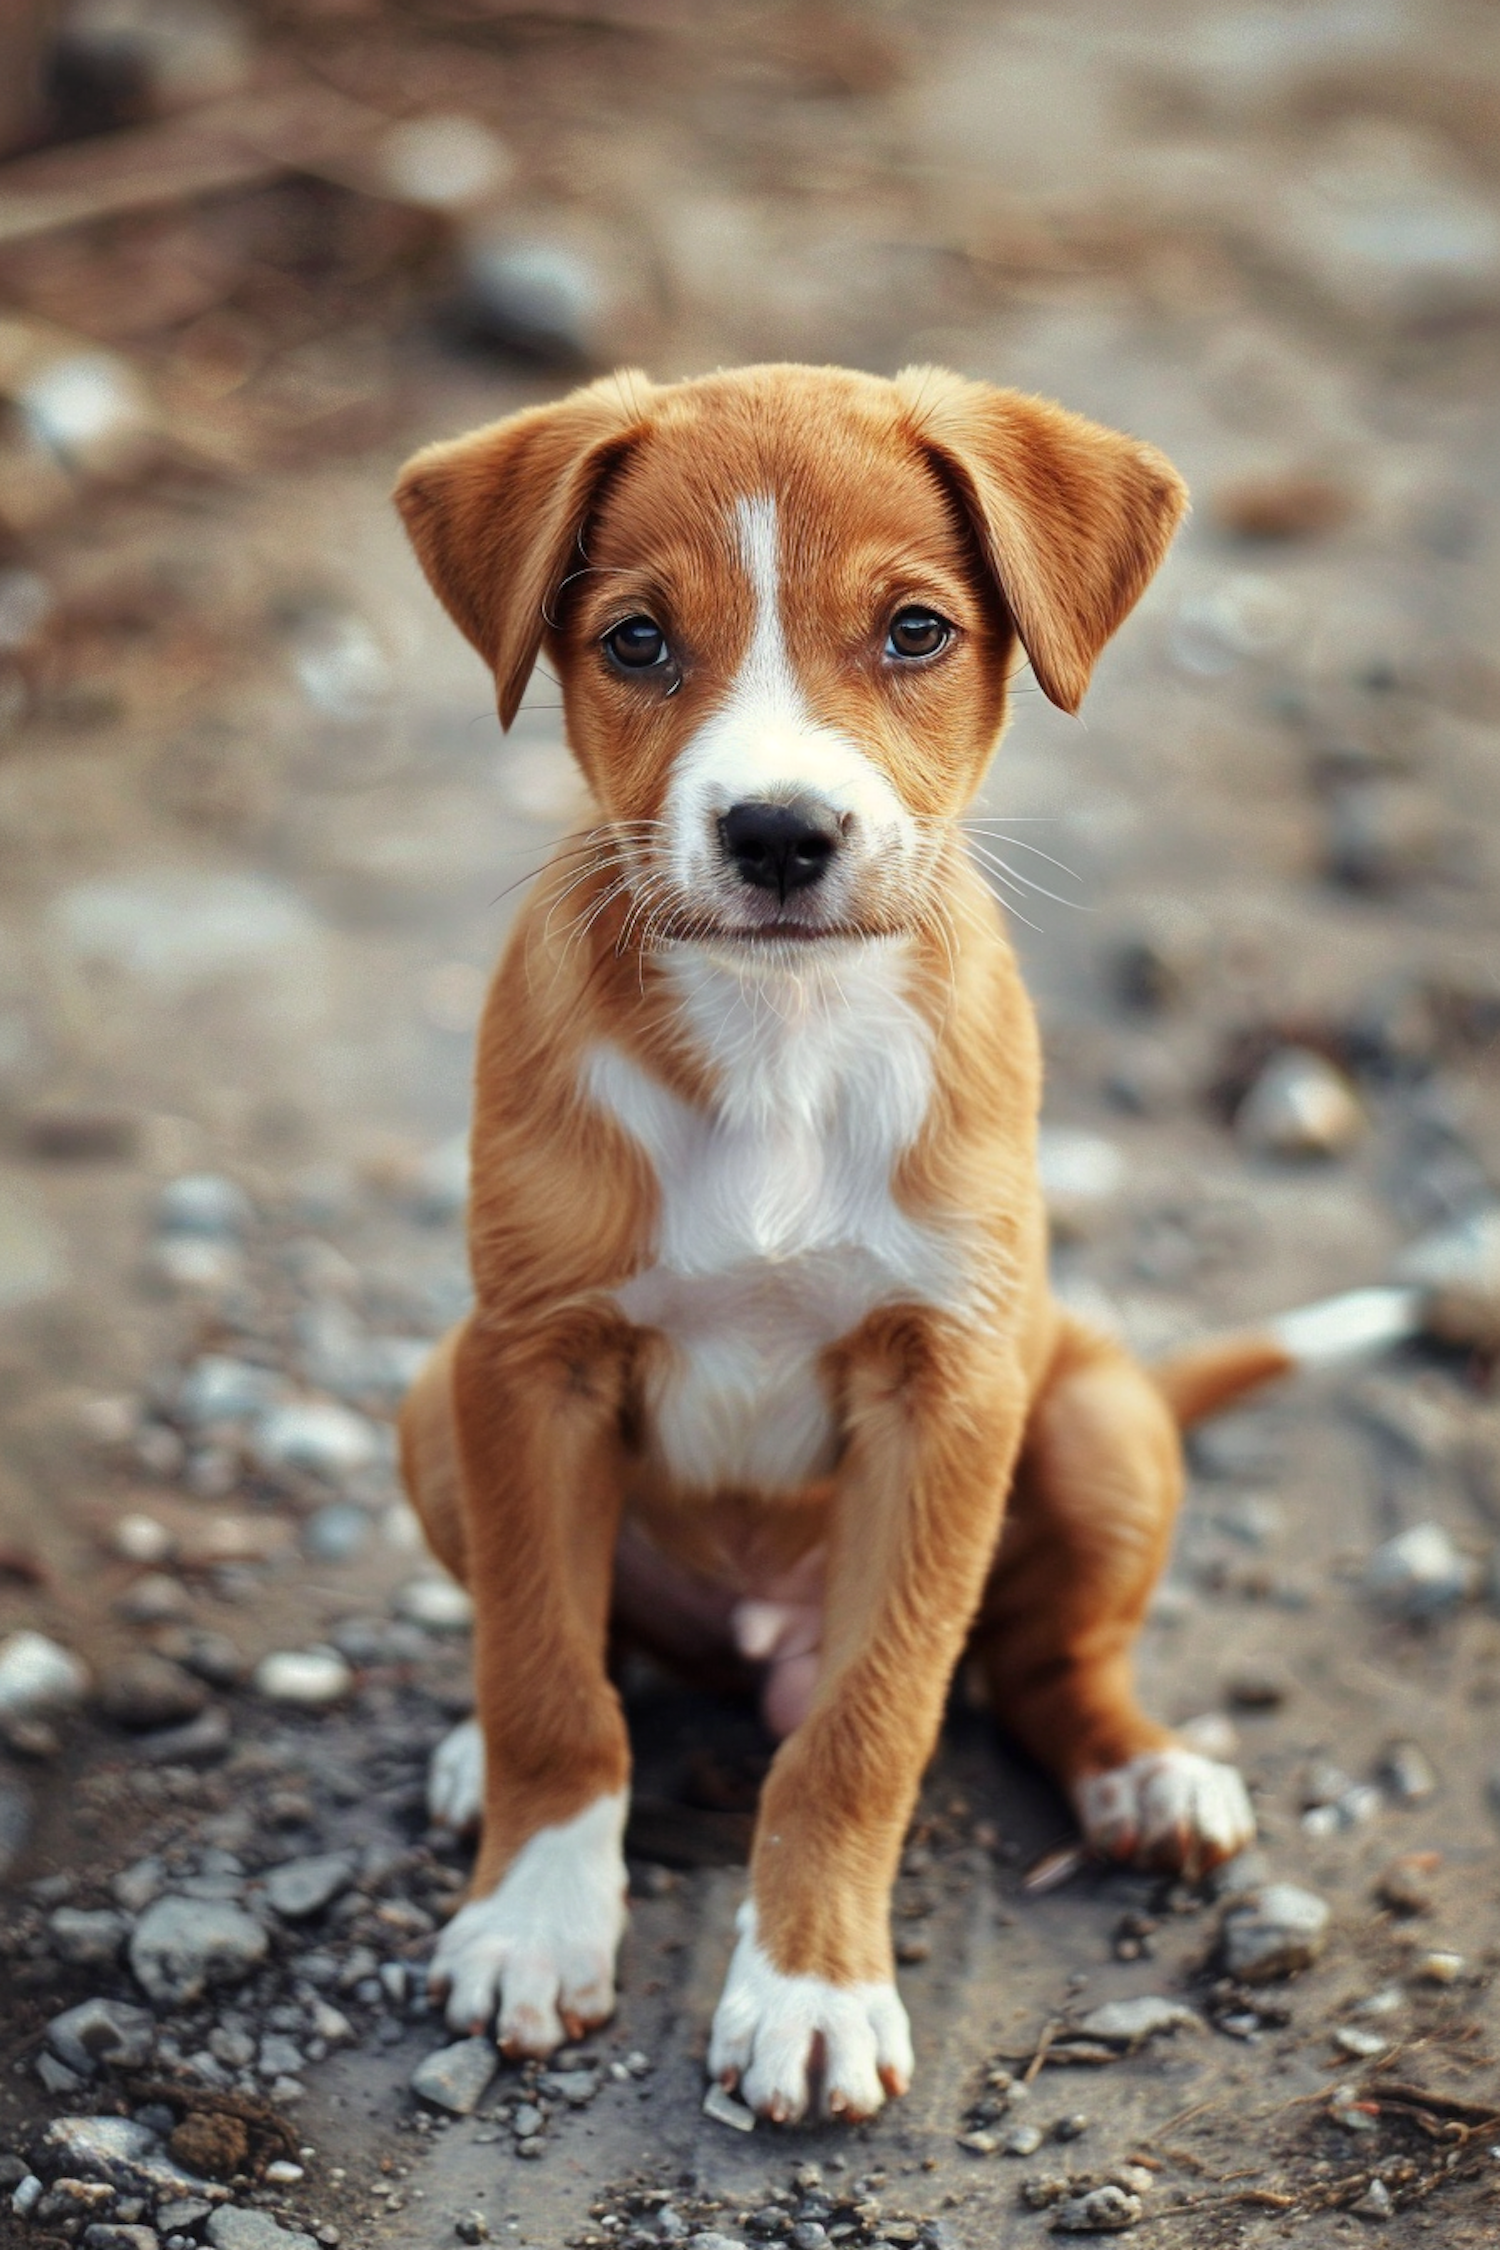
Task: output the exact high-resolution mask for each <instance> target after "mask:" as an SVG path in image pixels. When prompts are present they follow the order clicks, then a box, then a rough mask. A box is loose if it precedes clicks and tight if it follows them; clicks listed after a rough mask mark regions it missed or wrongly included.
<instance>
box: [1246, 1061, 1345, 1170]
mask: <svg viewBox="0 0 1500 2250" xmlns="http://www.w3.org/2000/svg"><path fill="white" fill-rule="evenodd" d="M1234 1122H1235V1131H1236V1133H1237V1134H1238V1136H1239V1138H1240V1140H1241V1141H1242V1142H1243V1143H1244V1144H1245V1146H1246V1147H1247V1148H1248V1149H1250V1150H1252V1151H1253V1152H1254V1153H1255V1154H1256V1155H1259V1156H1273V1157H1281V1158H1309V1157H1337V1156H1344V1155H1347V1154H1348V1152H1349V1150H1350V1149H1352V1148H1353V1147H1354V1145H1355V1143H1356V1142H1357V1141H1359V1140H1361V1139H1362V1138H1363V1136H1364V1132H1365V1126H1366V1119H1365V1113H1364V1110H1363V1109H1362V1108H1361V1106H1360V1102H1359V1097H1358V1096H1357V1094H1356V1093H1355V1091H1354V1089H1353V1087H1352V1086H1351V1085H1350V1083H1349V1081H1348V1079H1347V1078H1345V1076H1344V1075H1343V1073H1342V1071H1339V1070H1335V1068H1334V1066H1333V1064H1332V1063H1330V1062H1328V1061H1326V1060H1325V1058H1324V1057H1323V1056H1322V1055H1319V1054H1316V1053H1314V1051H1313V1050H1312V1049H1311V1048H1310V1047H1283V1048H1281V1049H1280V1050H1279V1052H1277V1053H1276V1054H1274V1055H1272V1056H1271V1058H1270V1060H1269V1061H1268V1062H1267V1063H1266V1065H1265V1067H1264V1068H1263V1069H1262V1071H1261V1073H1260V1076H1259V1077H1258V1078H1257V1079H1256V1080H1255V1083H1254V1084H1253V1085H1252V1086H1251V1088H1250V1090H1249V1092H1248V1093H1247V1094H1246V1096H1245V1098H1244V1100H1243V1101H1242V1102H1241V1104H1240V1106H1239V1109H1238V1111H1237V1112H1236V1115H1235V1121H1234Z"/></svg>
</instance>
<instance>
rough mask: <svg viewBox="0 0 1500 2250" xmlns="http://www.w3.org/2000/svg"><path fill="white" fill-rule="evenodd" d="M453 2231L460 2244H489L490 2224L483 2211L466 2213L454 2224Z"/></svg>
mask: <svg viewBox="0 0 1500 2250" xmlns="http://www.w3.org/2000/svg"><path fill="white" fill-rule="evenodd" d="M453 2231H454V2233H455V2234H456V2235H457V2236H458V2239H459V2241H460V2242H488V2241H489V2239H490V2222H489V2220H488V2219H487V2218H486V2217H485V2215H484V2213H483V2212H482V2211H465V2212H464V2213H463V2215H462V2217H460V2218H458V2219H455V2221H454V2222H453Z"/></svg>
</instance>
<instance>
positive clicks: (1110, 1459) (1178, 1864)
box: [972, 1323, 1255, 1873]
mask: <svg viewBox="0 0 1500 2250" xmlns="http://www.w3.org/2000/svg"><path fill="white" fill-rule="evenodd" d="M1181 1492H1182V1456H1181V1448H1180V1445H1179V1442H1178V1435H1177V1429H1176V1426H1175V1424H1174V1422H1173V1421H1172V1418H1171V1416H1170V1414H1169V1412H1168V1409H1167V1407H1166V1404H1165V1402H1164V1400H1163V1399H1162V1397H1161V1394H1160V1393H1159V1392H1158V1391H1157V1389H1156V1387H1155V1385H1154V1384H1153V1383H1152V1382H1151V1381H1150V1379H1149V1377H1148V1376H1146V1375H1145V1374H1144V1373H1143V1371H1142V1370H1141V1369H1140V1368H1138V1367H1137V1366H1136V1365H1135V1363H1134V1362H1133V1361H1132V1360H1131V1359H1130V1358H1129V1357H1128V1356H1127V1354H1126V1353H1125V1352H1123V1351H1122V1350H1121V1349H1120V1348H1119V1347H1118V1346H1117V1345H1115V1344H1114V1343H1112V1342H1110V1341H1109V1340H1108V1339H1106V1338H1104V1337H1102V1336H1094V1335H1092V1334H1090V1333H1089V1331H1087V1330H1085V1329H1083V1328H1080V1327H1078V1326H1076V1325H1074V1324H1072V1323H1069V1324H1067V1325H1066V1326H1065V1327H1064V1330H1063V1335H1062V1340H1061V1343H1060V1345H1059V1348H1058V1352H1057V1356H1056V1359H1055V1360H1054V1363H1053V1366H1052V1369H1051V1372H1050V1375H1049V1377H1048V1380H1047V1382H1046V1384H1045V1386H1044V1388H1043V1389H1042V1391H1041V1392H1040V1393H1039V1395H1038V1397H1037V1399H1036V1401H1035V1402H1034V1405H1033V1408H1032V1415H1031V1420H1030V1423H1029V1426H1028V1429H1027V1435H1026V1444H1025V1449H1024V1452H1023V1454H1022V1458H1021V1464H1020V1467H1019V1469H1018V1470H1017V1474H1016V1481H1015V1487H1014V1491H1013V1493H1012V1497H1011V1503H1010V1509H1009V1512H1008V1514H1007V1517H1006V1523H1005V1529H1004V1533H1003V1536H1002V1539H1001V1543H1000V1548H999V1552H998V1554H997V1557H996V1561H995V1566H994V1569H993V1571H992V1573H991V1577H990V1582H989V1585H988V1587H987V1589H986V1593H985V1599H984V1604H983V1607H982V1609H981V1612H980V1616H979V1621H978V1623H977V1624H976V1626H975V1630H974V1637H973V1643H972V1646H973V1651H974V1654H975V1655H976V1656H977V1657H978V1659H979V1662H980V1664H981V1666H982V1668H983V1670H984V1673H985V1675H986V1678H987V1682H988V1686H989V1690H990V1694H991V1697H992V1700H993V1704H994V1709H995V1714H996V1717H997V1718H998V1719H999V1721H1000V1723H1001V1724H1002V1725H1003V1726H1004V1727H1005V1728H1006V1729H1007V1731H1008V1732H1009V1733H1011V1734H1013V1735H1014V1736H1015V1737H1016V1739H1017V1740H1018V1741H1019V1742H1020V1743H1021V1744H1022V1746H1023V1747H1024V1748H1025V1749H1026V1750H1028V1751H1029V1752H1030V1753H1031V1755H1032V1756H1033V1757H1035V1758H1037V1759H1038V1760H1039V1761H1040V1762H1041V1763H1042V1764H1043V1765H1045V1766H1047V1767H1049V1768H1050V1769H1051V1771H1052V1772H1053V1773H1054V1774H1056V1776H1057V1778H1058V1780H1059V1781H1060V1782H1061V1783H1062V1785H1063V1787H1064V1788H1065V1789H1066V1791H1067V1792H1068V1795H1069V1797H1070V1798H1071V1800H1072V1802H1073V1805H1074V1807H1075V1809H1076V1811H1077V1814H1078V1818H1079V1823H1080V1825H1081V1826H1082V1828H1083V1831H1084V1834H1085V1835H1086V1836H1087V1838H1088V1840H1089V1842H1090V1844H1091V1845H1092V1846H1093V1847H1094V1849H1095V1850H1096V1851H1098V1852H1100V1853H1101V1854H1103V1855H1104V1856H1106V1857H1108V1858H1111V1859H1123V1860H1134V1861H1136V1862H1138V1863H1140V1864H1144V1865H1150V1866H1160V1867H1173V1868H1182V1869H1184V1870H1186V1871H1187V1872H1188V1873H1199V1872H1201V1871H1202V1870H1203V1869H1204V1868H1206V1867H1211V1866H1213V1865H1215V1864H1216V1863H1217V1862H1218V1861H1220V1860H1223V1859H1228V1858H1230V1857H1232V1856H1233V1854H1234V1853H1235V1852H1237V1851H1239V1850H1240V1849H1242V1847H1243V1846H1244V1845H1245V1844H1247V1843H1249V1841H1250V1840H1251V1838H1252V1836H1253V1835H1254V1832H1255V1821H1254V1815H1253V1814H1252V1812H1251V1810H1250V1803H1249V1799H1248V1797H1247V1796H1246V1794H1245V1787H1244V1783H1243V1782H1242V1781H1241V1780H1240V1777H1239V1775H1238V1774H1237V1773H1236V1772H1235V1771H1234V1769H1233V1767H1231V1766H1224V1765H1220V1764H1218V1763H1216V1762H1215V1761H1214V1760H1212V1759H1209V1758H1203V1757H1200V1756H1198V1755H1197V1754H1196V1753H1194V1752H1192V1751H1189V1750H1186V1749H1184V1748H1182V1747H1181V1745H1179V1744H1177V1743H1176V1742H1174V1740H1173V1738H1172V1736H1171V1734H1170V1733H1169V1732H1168V1730H1167V1729H1166V1728H1165V1727H1162V1726H1158V1725H1157V1724H1156V1722H1155V1721H1154V1720H1152V1719H1148V1718H1147V1717H1146V1715H1145V1713H1144V1712H1143V1711H1142V1710H1141V1708H1140V1705H1139V1703H1138V1702H1137V1701H1136V1694H1135V1683H1134V1668H1133V1661H1132V1660H1133V1651H1134V1645H1135V1640H1136V1635H1137V1634H1138V1633H1139V1631H1140V1627H1141V1621H1142V1618H1143V1617H1144V1615H1145V1610H1146V1604H1147V1602H1148V1601H1149V1599H1150V1597H1151V1590H1152V1588H1153V1587H1154V1586H1155V1584H1156V1581H1157V1579H1158V1578H1159V1576H1160V1575H1161V1571H1162V1568H1163V1566H1164V1564H1165V1562H1166V1559H1167V1553H1168V1549H1169V1546H1170V1543H1171V1534H1172V1525H1173V1521H1174V1519H1175V1517H1176V1513H1177V1507H1178V1503H1179V1500H1180V1498H1181Z"/></svg>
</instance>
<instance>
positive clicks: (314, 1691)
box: [254, 1648, 354, 1711]
mask: <svg viewBox="0 0 1500 2250" xmlns="http://www.w3.org/2000/svg"><path fill="white" fill-rule="evenodd" d="M254 1684H255V1687H256V1690H257V1692H258V1693H259V1694H261V1695H263V1696H265V1697H266V1699H267V1701H268V1702H271V1703H291V1704H300V1705H301V1706H303V1707H304V1708H305V1709H307V1710H314V1711H315V1710H322V1709H325V1708H326V1707H327V1706H328V1705H329V1704H332V1703H341V1702H342V1701H343V1699H344V1697H345V1696H346V1695H347V1694H348V1693H349V1690H350V1689H351V1688H352V1687H353V1685H354V1674H353V1672H352V1671H351V1670H350V1669H349V1666H348V1665H347V1664H346V1663H345V1662H344V1659H343V1658H342V1657H341V1656H340V1655H339V1654H338V1651H337V1650H336V1649H331V1648H315V1649H278V1650H276V1651H275V1652H274V1653H273V1654H272V1655H270V1656H265V1657H262V1658H261V1661H260V1662H259V1664H257V1665H256V1667H255V1673H254Z"/></svg>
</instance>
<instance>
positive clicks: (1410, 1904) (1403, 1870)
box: [1375, 1852, 1443, 1914]
mask: <svg viewBox="0 0 1500 2250" xmlns="http://www.w3.org/2000/svg"><path fill="white" fill-rule="evenodd" d="M1442 1864H1443V1855H1442V1853H1441V1852H1402V1853H1401V1854H1400V1855H1399V1857H1398V1858H1396V1859H1393V1860H1392V1861H1391V1863H1390V1865H1389V1866H1388V1867H1386V1868H1384V1869H1383V1870H1382V1871H1381V1874H1380V1877H1379V1880H1378V1881H1377V1883H1376V1885H1375V1896H1376V1897H1377V1898H1378V1899H1379V1901H1380V1903H1381V1905H1382V1906H1388V1907H1389V1908H1390V1910H1391V1912H1392V1913H1393V1914H1430V1913H1431V1912H1432V1909H1433V1907H1434V1905H1435V1904H1436V1899H1435V1895H1434V1892H1433V1888H1432V1878H1433V1876H1434V1875H1435V1874H1436V1873H1437V1870H1438V1869H1439V1868H1440V1867H1441V1866H1442Z"/></svg>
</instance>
